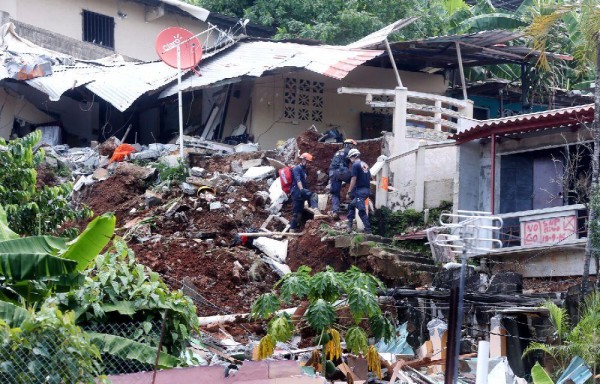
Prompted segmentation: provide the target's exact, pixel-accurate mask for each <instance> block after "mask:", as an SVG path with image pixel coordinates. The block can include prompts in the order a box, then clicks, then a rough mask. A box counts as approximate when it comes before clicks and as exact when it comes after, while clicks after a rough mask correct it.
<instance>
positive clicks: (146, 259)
mask: <svg viewBox="0 0 600 384" xmlns="http://www.w3.org/2000/svg"><path fill="white" fill-rule="evenodd" d="M124 137H125V136H124ZM183 139H184V147H185V151H184V152H185V155H186V162H187V165H188V166H185V167H184V166H183V165H182V163H181V161H180V159H179V154H178V153H179V146H178V145H177V144H176V143H173V144H159V143H155V144H150V145H147V146H139V145H131V148H134V150H133V151H131V152H129V153H128V154H125V155H123V156H122V157H121V156H118V157H117V158H115V156H114V155H115V151H118V148H119V147H120V146H122V145H123V144H124V143H123V141H124V140H122V139H118V138H116V137H113V138H110V139H109V140H107V141H105V142H104V143H101V144H99V145H96V146H94V147H93V148H69V147H68V146H66V145H57V146H53V147H50V146H45V150H46V153H47V154H48V156H47V157H46V161H45V164H44V167H45V168H47V169H50V170H53V171H54V172H53V174H55V175H59V174H60V173H61V172H59V170H61V169H62V170H65V169H66V170H68V171H70V172H71V175H72V176H71V177H72V179H73V181H75V184H74V190H75V193H74V196H73V198H74V201H75V202H76V203H85V204H88V205H89V206H90V207H91V208H92V210H93V211H94V212H96V213H97V214H99V213H103V212H107V211H113V212H115V213H116V215H117V219H118V226H119V227H120V229H119V230H118V231H117V232H118V234H119V235H120V236H123V237H124V238H125V240H127V241H128V243H129V246H130V247H131V248H132V249H133V250H134V251H135V253H136V257H137V259H138V260H139V261H140V262H142V263H143V264H145V265H148V266H149V267H150V268H152V269H153V270H154V271H156V272H158V273H160V274H161V276H162V277H163V279H164V280H165V281H166V282H167V284H168V285H170V286H171V287H173V288H181V289H183V291H184V293H185V294H186V295H188V296H189V297H191V298H192V299H193V300H194V302H195V303H196V305H197V308H198V314H199V316H201V323H202V329H203V331H204V332H205V333H206V335H207V339H206V340H201V341H199V343H198V345H194V346H193V347H192V348H193V349H194V351H195V353H196V354H197V355H199V356H201V359H202V361H204V363H205V364H206V365H208V366H207V367H194V368H184V369H177V370H169V371H160V372H158V374H157V376H156V382H170V383H171V382H172V383H175V382H179V381H181V382H189V381H190V380H194V379H195V378H197V377H202V380H204V381H206V380H207V378H208V377H210V378H211V380H213V379H214V382H223V383H229V382H231V383H234V382H244V381H249V380H250V377H255V378H256V380H261V382H281V383H313V382H314V383H323V382H325V381H324V378H323V377H322V376H319V372H318V371H319V370H318V369H317V372H315V370H314V368H312V367H311V355H312V353H313V351H314V350H316V348H315V347H308V348H306V346H307V345H306V342H307V341H309V342H310V340H309V339H307V338H306V337H304V336H302V335H300V336H299V337H298V338H297V340H296V341H294V342H293V343H289V344H282V343H278V344H277V346H276V349H275V353H274V354H273V359H274V360H266V361H261V362H256V363H255V362H249V361H247V360H248V359H251V358H252V353H253V350H254V349H255V347H256V346H257V343H258V338H259V335H263V334H264V328H263V327H264V324H263V323H261V322H257V321H254V320H251V319H250V318H249V316H248V315H247V313H248V312H249V311H250V305H251V303H252V302H253V301H254V299H255V298H257V297H258V296H259V295H261V294H263V293H266V292H269V291H270V290H271V289H272V288H273V286H274V284H275V283H276V281H277V280H278V279H279V278H280V277H282V276H285V275H286V274H288V273H290V272H291V271H293V270H296V269H297V268H298V267H300V266H301V265H307V266H309V267H311V268H313V270H315V271H321V270H323V269H324V268H325V267H326V266H331V267H332V268H334V269H335V270H340V271H343V270H346V269H348V268H349V267H350V266H352V265H356V266H358V267H360V268H361V269H362V270H364V271H367V272H370V273H373V274H375V275H376V276H377V277H378V278H379V279H380V280H382V281H383V282H384V283H385V284H386V285H387V286H389V287H403V288H394V289H389V290H387V291H382V292H380V300H391V302H392V303H394V304H393V307H394V317H396V318H397V320H398V323H399V324H400V325H399V326H398V327H397V329H396V337H395V338H393V339H392V340H390V341H388V342H387V343H385V342H382V341H380V342H379V343H378V344H377V349H378V351H379V357H380V360H381V366H382V375H383V376H382V377H383V378H382V380H377V379H375V377H374V376H373V374H372V373H371V372H368V369H367V361H366V360H365V359H364V358H362V357H360V356H355V355H352V354H350V353H348V352H347V351H344V354H343V355H342V359H341V360H340V362H339V363H337V365H335V366H333V370H331V372H330V374H329V375H328V376H327V378H328V379H330V380H331V381H332V382H336V383H342V382H344V383H345V382H354V383H361V382H366V381H367V380H369V382H392V383H393V382H398V380H399V381H400V382H402V383H442V382H443V381H444V378H443V376H444V370H445V364H446V362H445V357H446V348H445V345H446V341H447V340H446V339H447V331H446V328H447V322H448V309H447V308H448V303H449V302H450V300H451V296H450V293H449V292H450V289H451V288H452V287H453V286H455V285H456V284H457V281H458V274H457V269H456V268H455V266H456V263H452V259H451V258H437V259H433V258H432V257H431V256H427V255H423V253H422V252H418V251H408V250H406V249H403V248H402V247H399V246H398V244H397V243H396V241H395V240H394V239H392V238H387V237H380V236H375V235H365V234H348V233H346V232H343V231H342V230H341V229H342V227H341V226H340V225H339V224H340V223H339V222H336V221H335V220H333V218H330V217H329V216H323V215H319V214H318V213H319V212H316V211H312V210H310V209H307V210H306V215H305V218H306V219H307V221H306V222H305V223H304V224H303V230H302V232H296V233H290V231H289V221H288V218H289V217H290V216H291V204H290V202H289V201H288V197H287V196H286V194H285V193H284V192H283V191H282V189H281V183H280V182H279V179H278V177H277V170H279V169H281V168H282V167H284V166H286V165H289V164H291V163H293V161H294V158H295V156H297V154H298V152H299V151H311V152H313V153H318V154H319V155H318V156H315V161H314V164H312V168H311V172H310V173H309V183H311V185H315V186H316V187H315V190H316V192H317V193H319V194H320V197H323V198H320V200H319V204H320V205H319V209H320V211H326V209H327V207H328V205H329V204H330V203H329V202H328V201H327V198H326V197H327V195H326V192H327V190H326V176H327V168H328V166H329V160H330V157H331V156H330V155H333V153H334V152H335V150H337V147H336V144H328V143H319V142H318V141H317V139H318V134H317V133H316V132H312V131H307V132H305V133H304V134H303V135H301V136H299V137H298V138H295V139H291V140H288V141H287V142H285V143H284V144H283V145H282V146H280V147H279V149H278V150H277V151H261V150H260V149H259V148H258V147H257V146H255V145H253V144H252V143H243V144H238V145H237V146H235V147H234V146H230V145H228V144H223V143H214V142H211V141H207V140H202V139H199V138H195V137H188V136H184V138H183ZM240 146H244V147H243V148H242V147H240ZM361 146H362V147H361ZM359 147H361V152H363V151H364V152H363V153H364V157H365V159H366V160H367V161H374V159H376V158H377V156H379V154H380V152H381V141H378V140H371V141H368V142H361V143H359ZM121 148H123V147H121ZM111 159H114V161H112V162H111V161H110V160H111ZM369 159H371V160H369ZM57 177H59V176H57ZM60 177H64V178H65V181H66V179H68V176H60ZM44 182H48V181H47V180H46V179H44ZM425 236H426V233H423V234H422V235H421V238H423V237H425ZM434 254H435V253H434ZM440 263H445V264H440ZM466 282H467V284H466V292H465V299H466V300H467V301H468V302H469V303H470V306H468V307H466V308H465V319H467V321H466V324H465V326H466V327H468V328H467V329H470V330H471V331H469V332H467V333H465V337H464V340H463V341H464V342H463V344H461V350H460V351H459V361H460V364H459V377H460V379H459V380H460V382H463V383H472V382H474V379H475V372H476V363H475V361H476V359H474V357H475V356H476V355H475V354H474V352H475V349H476V345H477V341H478V340H482V339H489V341H490V360H489V368H488V372H489V373H488V378H489V380H488V382H490V383H492V382H494V383H496V382H498V383H511V384H512V383H520V382H521V381H520V380H521V379H520V378H519V376H524V375H525V374H528V373H529V372H526V371H523V367H517V368H514V367H512V366H511V365H510V364H509V359H507V356H508V345H509V344H508V342H507V340H508V339H509V337H521V336H522V337H524V338H532V335H531V334H527V333H526V334H523V335H520V334H519V333H516V334H515V333H514V332H515V330H517V331H516V332H521V330H519V329H518V328H517V327H513V328H511V327H512V326H513V325H515V324H516V322H517V321H519V322H522V321H523V317H525V320H527V317H533V316H539V315H540V314H544V310H543V308H541V305H542V303H543V302H544V301H546V300H554V301H556V302H559V301H562V300H563V299H564V297H562V296H560V295H559V296H556V295H553V294H542V293H534V292H533V290H531V289H529V290H528V291H527V292H528V294H524V292H523V288H524V287H527V284H526V283H525V282H524V281H523V278H522V277H521V276H520V275H517V274H510V273H501V274H495V275H493V274H490V272H489V268H488V267H486V266H485V265H480V266H478V267H477V268H469V269H468V273H467V280H466ZM500 307H502V308H500ZM299 309H300V307H298V308H291V309H290V310H289V311H290V312H289V313H290V315H291V316H294V313H296V311H298V310H299ZM240 314H241V315H240ZM396 314H397V315H396ZM432 318H433V320H431V319H432ZM507 329H511V330H512V331H513V333H510V334H509V332H508V331H507ZM310 339H311V338H310ZM303 343H304V344H303ZM521 352H522V351H521ZM290 359H291V360H296V361H287V360H290ZM242 361H243V363H241V362H242ZM313 363H314V366H315V367H317V368H318V364H319V363H318V362H315V361H314V359H313ZM224 372H225V373H226V374H225V373H224ZM277 372H280V373H281V375H280V376H273V375H279V373H277ZM148 375H152V373H137V374H132V375H121V376H114V377H111V378H110V379H111V380H112V382H115V383H119V382H132V379H137V378H138V377H139V378H143V377H147V376H148ZM150 377H151V376H150ZM499 377H502V378H503V379H501V380H500V381H498V380H499V379H498V378H499ZM178 380H179V381H178Z"/></svg>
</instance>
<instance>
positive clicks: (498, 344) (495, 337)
mask: <svg viewBox="0 0 600 384" xmlns="http://www.w3.org/2000/svg"><path fill="white" fill-rule="evenodd" d="M490 332H491V334H490V358H492V359H493V358H495V357H502V356H506V336H503V335H506V330H505V329H504V327H502V316H494V317H492V318H491V319H490Z"/></svg>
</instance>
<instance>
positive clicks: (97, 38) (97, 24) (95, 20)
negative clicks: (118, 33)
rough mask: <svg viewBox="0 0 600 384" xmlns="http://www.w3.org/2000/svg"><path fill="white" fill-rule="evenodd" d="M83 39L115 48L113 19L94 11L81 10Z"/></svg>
mask: <svg viewBox="0 0 600 384" xmlns="http://www.w3.org/2000/svg"><path fill="white" fill-rule="evenodd" d="M83 41H87V42H89V43H93V44H96V45H100V46H103V47H105V48H110V49H114V48H115V19H114V18H113V17H110V16H105V15H101V14H99V13H96V12H91V11H86V10H84V11H83Z"/></svg>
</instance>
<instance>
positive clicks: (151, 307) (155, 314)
mask: <svg viewBox="0 0 600 384" xmlns="http://www.w3.org/2000/svg"><path fill="white" fill-rule="evenodd" d="M113 244H114V248H113V249H112V250H111V251H110V252H108V253H107V254H104V255H100V256H98V257H97V258H96V264H95V266H94V268H93V269H92V270H90V271H89V273H88V275H87V277H86V279H85V283H84V284H83V286H82V287H81V288H79V289H76V290H72V291H70V292H68V293H66V294H61V295H59V300H60V303H61V308H64V309H72V310H76V311H77V314H78V319H77V324H78V325H80V326H82V327H84V328H87V327H92V328H93V327H95V326H97V325H103V324H107V323H112V324H119V323H138V324H139V329H134V330H132V332H131V336H130V338H132V339H134V340H135V341H138V342H142V343H145V344H148V345H150V346H153V347H157V346H158V344H159V339H160V332H158V334H157V333H155V332H150V331H149V329H150V328H152V323H157V322H158V323H160V322H162V318H163V315H164V313H165V310H168V314H167V322H166V326H165V338H164V340H163V343H162V346H163V348H165V350H166V351H167V352H168V353H170V354H171V355H173V356H176V357H182V355H183V354H184V352H185V349H186V347H187V346H188V341H189V338H190V333H191V332H193V331H197V330H198V327H199V323H198V316H197V314H196V307H195V306H194V304H193V302H192V300H191V299H190V298H189V297H187V296H185V295H184V294H183V292H182V291H181V290H177V291H172V290H171V289H169V287H167V285H166V284H165V283H164V282H163V281H162V280H161V279H160V277H159V275H158V273H156V272H152V271H151V270H150V269H149V268H148V267H145V266H143V265H142V264H139V263H136V261H135V255H134V254H133V251H132V250H131V249H129V248H127V245H126V244H125V242H123V241H122V240H120V239H115V240H114V242H113Z"/></svg>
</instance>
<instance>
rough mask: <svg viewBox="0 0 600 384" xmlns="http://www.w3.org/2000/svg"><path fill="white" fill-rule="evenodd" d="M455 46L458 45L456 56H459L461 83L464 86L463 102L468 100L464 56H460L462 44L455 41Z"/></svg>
mask: <svg viewBox="0 0 600 384" xmlns="http://www.w3.org/2000/svg"><path fill="white" fill-rule="evenodd" d="M454 44H455V45H456V55H457V56H458V68H459V69H460V82H461V84H462V91H463V100H467V99H468V98H467V86H466V84H465V83H466V82H465V72H464V70H463V63H462V56H461V54H460V43H459V42H458V41H455V42H454Z"/></svg>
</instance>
